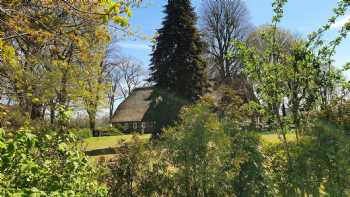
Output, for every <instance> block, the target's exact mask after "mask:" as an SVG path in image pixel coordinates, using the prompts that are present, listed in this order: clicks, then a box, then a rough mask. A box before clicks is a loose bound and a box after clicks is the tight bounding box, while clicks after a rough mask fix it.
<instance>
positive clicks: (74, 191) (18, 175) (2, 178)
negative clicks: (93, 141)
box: [0, 129, 107, 196]
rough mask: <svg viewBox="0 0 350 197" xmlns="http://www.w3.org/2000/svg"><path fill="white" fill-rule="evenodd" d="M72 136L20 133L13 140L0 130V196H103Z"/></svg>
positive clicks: (103, 190)
mask: <svg viewBox="0 0 350 197" xmlns="http://www.w3.org/2000/svg"><path fill="white" fill-rule="evenodd" d="M74 141H75V140H74V136H71V135H66V136H58V135H53V136H52V135H44V136H37V135H34V134H32V133H31V131H30V130H29V129H21V130H19V131H17V132H15V133H14V136H13V137H8V136H5V132H4V130H1V129H0V194H1V196H15V195H17V196H31V195H38V196H46V195H48V196H105V195H106V194H107V193H106V191H107V190H106V188H105V187H104V186H102V185H101V184H99V182H98V181H97V175H96V173H95V171H94V169H93V168H92V167H90V166H89V164H88V161H87V158H86V156H85V155H84V153H82V152H80V151H79V148H78V147H76V146H75V145H74Z"/></svg>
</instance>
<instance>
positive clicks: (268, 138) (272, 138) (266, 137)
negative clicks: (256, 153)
mask: <svg viewBox="0 0 350 197" xmlns="http://www.w3.org/2000/svg"><path fill="white" fill-rule="evenodd" d="M259 135H260V139H261V140H262V142H263V143H268V144H277V143H280V142H281V140H280V139H279V136H278V135H277V134H276V133H272V132H268V133H261V134H259ZM286 136H287V140H288V141H295V140H296V137H295V133H294V132H290V133H287V134H286Z"/></svg>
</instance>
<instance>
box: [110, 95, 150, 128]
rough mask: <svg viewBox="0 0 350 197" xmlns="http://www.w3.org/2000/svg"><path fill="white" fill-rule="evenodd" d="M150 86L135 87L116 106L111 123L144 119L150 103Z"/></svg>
mask: <svg viewBox="0 0 350 197" xmlns="http://www.w3.org/2000/svg"><path fill="white" fill-rule="evenodd" d="M152 92H153V89H152V88H136V89H135V90H134V91H133V92H132V93H131V94H130V95H129V96H128V97H127V98H126V99H125V100H124V101H123V102H122V103H121V104H120V105H119V106H118V108H117V110H116V111H115V113H114V116H113V119H112V123H122V122H140V121H144V117H145V114H146V112H147V111H148V110H149V108H150V105H151V102H152V101H151V99H150V97H151V95H152Z"/></svg>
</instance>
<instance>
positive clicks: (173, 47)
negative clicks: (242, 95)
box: [150, 0, 208, 101]
mask: <svg viewBox="0 0 350 197" xmlns="http://www.w3.org/2000/svg"><path fill="white" fill-rule="evenodd" d="M165 14H166V16H165V18H164V21H163V27H162V28H161V29H159V30H158V37H157V38H156V43H155V46H154V51H153V54H152V59H151V78H150V81H153V82H154V83H155V87H156V88H160V89H162V90H165V91H169V92H171V93H174V94H175V95H177V96H181V97H183V98H186V99H188V100H189V101H195V100H196V99H198V98H199V96H201V95H203V94H204V93H205V92H206V90H207V89H208V81H207V74H206V63H205V61H204V60H203V59H202V57H201V56H202V51H203V49H204V43H203V42H202V41H201V37H200V34H199V32H198V31H197V29H196V21H197V17H196V15H195V13H194V10H193V7H192V6H191V2H190V0H168V4H167V5H166V6H165Z"/></svg>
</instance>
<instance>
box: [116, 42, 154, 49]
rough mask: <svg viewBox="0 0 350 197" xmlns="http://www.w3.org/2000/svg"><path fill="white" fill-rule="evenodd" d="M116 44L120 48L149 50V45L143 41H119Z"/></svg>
mask: <svg viewBox="0 0 350 197" xmlns="http://www.w3.org/2000/svg"><path fill="white" fill-rule="evenodd" d="M118 45H119V46H120V47H122V48H127V49H136V50H150V49H151V47H150V46H148V45H147V44H145V43H130V42H121V43H118Z"/></svg>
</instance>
